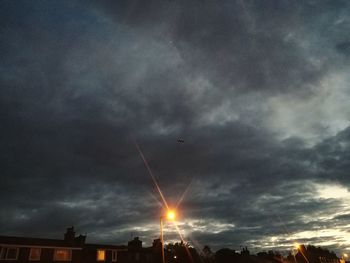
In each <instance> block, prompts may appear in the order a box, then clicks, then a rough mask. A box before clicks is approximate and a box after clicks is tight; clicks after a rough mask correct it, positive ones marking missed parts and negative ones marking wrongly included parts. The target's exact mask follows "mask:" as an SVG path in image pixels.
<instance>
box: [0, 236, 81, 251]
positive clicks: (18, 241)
mask: <svg viewBox="0 0 350 263" xmlns="http://www.w3.org/2000/svg"><path fill="white" fill-rule="evenodd" d="M0 245H16V246H20V247H54V248H72V249H81V248H82V245H81V244H76V243H74V242H71V241H65V240H59V239H47V238H31V237H14V236H0Z"/></svg>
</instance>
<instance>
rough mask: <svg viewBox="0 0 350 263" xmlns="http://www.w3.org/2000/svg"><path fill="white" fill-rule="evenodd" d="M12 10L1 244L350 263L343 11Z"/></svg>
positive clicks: (53, 6) (143, 6)
mask: <svg viewBox="0 0 350 263" xmlns="http://www.w3.org/2000/svg"><path fill="white" fill-rule="evenodd" d="M0 5H1V8H0V38H1V41H0V53H1V58H2V59H1V63H0V84H1V86H0V87H1V88H0V116H1V137H0V157H1V159H0V163H1V184H0V207H1V210H0V222H1V224H0V233H1V234H6V235H30V236H43V237H45V236H47V237H59V236H61V235H62V232H63V231H64V229H65V227H67V226H70V225H74V226H75V227H76V229H77V231H78V232H81V233H87V234H88V240H89V241H94V242H97V241H101V242H102V241H104V242H115V243H125V242H126V241H127V240H128V239H129V238H130V235H139V236H140V237H141V238H142V240H144V241H145V242H146V243H147V244H151V242H152V239H153V238H156V237H157V235H158V221H157V220H158V219H159V215H160V213H161V206H160V200H159V197H158V195H157V193H156V191H155V189H154V186H153V184H152V180H151V178H150V177H149V175H148V174H147V170H146V168H145V167H144V164H143V162H142V159H141V158H140V156H139V153H138V151H137V149H136V147H135V142H137V143H138V144H139V145H140V147H141V149H142V150H143V152H144V155H145V157H146V159H147V160H148V162H149V164H150V167H151V169H152V171H153V172H154V174H155V176H156V178H157V180H158V181H159V184H160V186H161V188H162V189H163V191H164V193H165V195H166V197H167V199H168V200H169V202H170V203H171V204H172V205H176V203H177V201H178V199H179V198H180V196H181V194H182V193H183V192H184V191H185V190H186V189H188V191H187V194H186V195H185V197H184V199H183V201H182V202H181V206H180V207H181V215H180V219H179V221H180V222H179V226H180V228H181V229H182V230H183V231H184V236H185V238H186V239H188V240H190V242H191V244H193V245H194V246H196V247H198V248H201V246H204V245H210V246H212V247H213V248H214V249H217V248H220V247H230V248H233V249H239V247H240V246H243V245H247V246H249V247H250V248H251V249H252V250H254V251H258V250H263V249H279V250H288V249H290V247H291V246H292V244H293V242H294V241H298V242H305V243H312V244H315V245H323V246H327V247H329V248H331V249H335V250H336V251H341V250H342V249H346V248H349V246H350V243H349V224H348V220H349V214H348V213H347V212H346V211H348V209H349V205H348V204H349V201H350V192H349V190H348V189H349V186H350V184H349V175H348V171H349V168H350V161H349V160H350V158H349V157H350V124H349V119H350V118H349V116H350V107H349V102H350V89H349V85H348V83H349V74H348V72H349V65H350V61H349V39H348V37H347V35H348V34H347V33H348V32H349V30H350V17H349V14H350V12H349V11H350V4H349V3H348V2H347V1H321V2H319V1H317V2H316V1H293V2H289V1H267V2H266V1H264V2H261V1H206V0H204V1H197V0H195V1H182V0H176V1H175V0H173V1H170V0H169V1H168V0H167V1H156V0H153V1H137V0H135V1H97V2H89V3H87V2H83V1H74V2H73V1H50V2H49V1H37V2H28V1H2V2H1V4H0ZM179 138H181V139H184V141H185V142H184V143H178V142H177V140H178V139H179ZM166 233H167V237H166V238H167V239H168V240H169V241H172V240H176V239H178V237H177V236H176V232H175V230H174V229H172V227H171V226H170V225H168V226H167V230H166Z"/></svg>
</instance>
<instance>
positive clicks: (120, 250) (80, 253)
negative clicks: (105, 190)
mask: <svg viewBox="0 0 350 263" xmlns="http://www.w3.org/2000/svg"><path fill="white" fill-rule="evenodd" d="M85 241H86V236H83V235H79V236H76V235H75V231H74V228H73V227H69V228H67V231H66V233H65V234H64V238H63V240H59V239H45V238H28V237H13V236H0V263H5V262H6V263H9V262H13V263H16V262H21V263H27V262H31V263H51V262H57V263H60V262H61V263H63V262H72V263H96V262H104V263H113V262H118V263H126V262H128V263H151V262H152V260H153V247H150V248H143V247H142V241H141V240H139V238H138V237H135V238H134V239H133V240H132V241H130V242H129V243H128V246H124V245H119V246H116V245H106V244H89V243H86V242H85Z"/></svg>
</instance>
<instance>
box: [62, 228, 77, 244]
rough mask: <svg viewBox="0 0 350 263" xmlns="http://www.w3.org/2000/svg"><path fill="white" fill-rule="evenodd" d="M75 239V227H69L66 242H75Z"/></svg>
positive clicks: (65, 237)
mask: <svg viewBox="0 0 350 263" xmlns="http://www.w3.org/2000/svg"><path fill="white" fill-rule="evenodd" d="M74 239H75V231H74V227H73V226H72V227H68V228H67V231H66V233H65V234H64V240H65V241H74Z"/></svg>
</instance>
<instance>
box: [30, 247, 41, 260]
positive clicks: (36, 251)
mask: <svg viewBox="0 0 350 263" xmlns="http://www.w3.org/2000/svg"><path fill="white" fill-rule="evenodd" d="M40 254H41V249H40V248H31V249H30V252H29V260H31V261H37V260H40Z"/></svg>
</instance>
